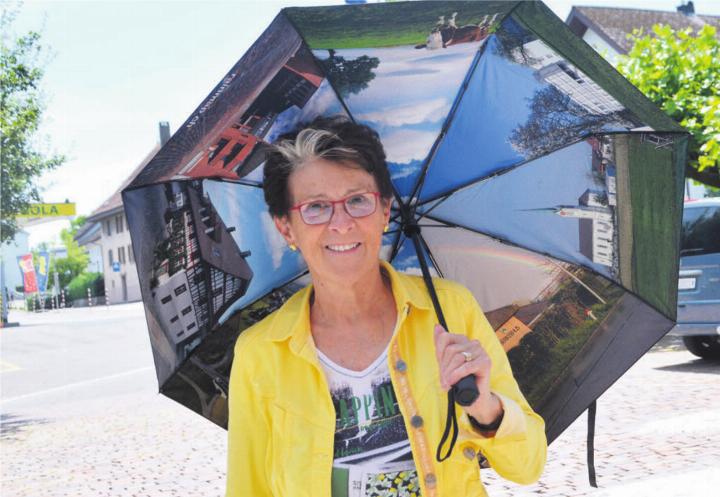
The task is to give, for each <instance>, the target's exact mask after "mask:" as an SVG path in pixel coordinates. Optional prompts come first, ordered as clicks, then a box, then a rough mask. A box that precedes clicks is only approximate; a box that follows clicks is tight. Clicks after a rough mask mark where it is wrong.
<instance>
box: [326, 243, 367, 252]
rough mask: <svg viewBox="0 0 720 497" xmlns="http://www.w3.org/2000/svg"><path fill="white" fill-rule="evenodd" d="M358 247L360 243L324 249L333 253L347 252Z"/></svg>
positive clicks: (328, 246)
mask: <svg viewBox="0 0 720 497" xmlns="http://www.w3.org/2000/svg"><path fill="white" fill-rule="evenodd" d="M359 246H360V243H359V242H358V243H347V244H344V245H325V248H326V249H328V250H332V251H333V252H349V251H350V250H353V249H356V248H357V247H359Z"/></svg>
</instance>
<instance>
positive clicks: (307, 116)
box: [123, 1, 687, 441]
mask: <svg viewBox="0 0 720 497" xmlns="http://www.w3.org/2000/svg"><path fill="white" fill-rule="evenodd" d="M335 114H344V115H347V116H349V117H351V118H352V119H354V120H355V121H357V122H361V123H363V124H367V125H369V126H371V127H372V128H374V129H375V130H376V131H377V132H378V133H379V135H380V137H381V139H382V142H383V144H384V146H385V148H386V151H387V160H388V167H389V169H390V172H391V176H392V180H393V183H394V188H395V191H396V201H395V204H394V207H393V214H392V222H391V228H390V231H389V232H388V233H387V234H386V235H385V237H384V245H383V250H382V257H384V258H387V259H388V260H390V261H391V263H392V264H393V266H394V267H396V268H397V269H399V270H401V271H406V272H410V273H417V274H420V273H421V267H422V266H423V264H425V262H426V261H427V270H428V272H429V273H430V274H432V275H434V276H443V277H446V278H449V279H452V280H456V281H458V282H460V283H462V284H464V285H465V286H467V287H468V288H469V289H470V290H471V291H472V292H473V294H474V295H475V297H476V299H477V300H478V302H479V303H480V305H481V307H482V308H483V310H484V312H485V314H486V316H487V318H488V320H489V321H490V323H491V324H492V326H493V328H494V329H495V332H496V334H497V336H498V338H499V339H500V341H501V343H502V344H503V346H504V348H505V350H506V351H507V353H508V356H509V359H510V362H511V364H512V367H513V370H514V374H515V377H516V379H517V381H518V383H519V385H520V387H521V389H522V391H523V393H524V395H525V396H526V398H527V399H528V401H529V402H530V404H531V405H532V407H533V408H534V409H535V410H536V411H537V412H538V413H539V414H541V415H542V416H543V418H544V419H545V421H546V428H547V436H548V440H549V441H552V440H553V439H554V438H556V437H557V436H558V435H559V434H560V433H561V432H562V431H563V430H564V429H565V428H566V427H567V426H568V425H569V424H570V423H571V422H572V421H573V420H575V419H576V418H577V416H579V415H580V413H582V411H583V410H585V409H586V408H587V407H588V406H589V405H590V404H591V403H592V402H593V401H594V400H595V399H597V398H598V397H599V396H600V395H601V394H602V393H603V392H604V391H605V390H606V389H607V388H608V387H609V386H610V385H611V384H612V383H613V382H614V381H616V380H617V379H618V378H619V377H620V376H621V375H622V374H623V373H624V372H625V371H626V370H627V369H628V368H629V367H630V366H631V365H632V364H633V363H634V362H635V361H636V360H637V359H639V358H640V356H642V355H643V354H644V353H645V352H646V351H647V350H648V349H649V348H650V347H651V346H652V345H653V344H654V343H655V342H656V341H657V340H659V339H660V337H662V336H663V335H664V334H665V333H666V332H667V331H668V330H669V329H670V328H671V327H672V326H673V324H674V319H675V313H676V298H677V274H678V245H679V231H680V223H681V213H682V197H683V189H682V184H683V169H684V163H685V153H686V140H687V139H686V135H685V134H684V132H683V130H682V129H681V128H680V127H678V125H676V124H675V123H674V122H673V121H672V120H670V119H669V118H668V117H667V116H665V115H664V114H663V113H662V112H661V111H660V110H658V109H657V108H656V107H654V106H653V104H652V103H650V102H649V101H648V100H646V99H645V98H644V97H643V96H642V95H641V94H640V93H639V92H638V91H637V90H636V89H635V88H634V87H633V86H632V85H631V84H630V83H628V82H627V81H626V80H624V79H623V78H622V77H621V76H620V75H619V74H618V73H617V72H616V71H615V70H614V69H613V68H612V67H611V66H610V65H609V64H608V63H607V62H605V61H604V60H603V59H602V58H601V57H600V56H599V55H597V54H596V53H595V52H594V51H593V50H592V49H591V48H590V47H589V46H588V45H586V44H585V43H584V42H583V41H582V40H580V39H578V38H577V37H576V36H575V35H574V34H572V33H571V32H570V30H569V29H568V28H567V27H566V26H565V25H564V24H563V23H562V21H561V20H560V19H558V18H557V17H556V16H555V15H554V14H552V12H550V10H549V9H547V8H546V7H545V6H544V5H543V4H542V3H540V2H476V1H472V2H470V1H458V2H398V3H388V4H372V5H356V6H336V7H313V8H288V9H284V10H283V11H281V12H280V14H279V15H278V16H277V17H276V18H275V20H274V21H273V22H272V24H271V25H270V26H269V27H268V28H267V30H266V31H265V32H264V33H263V34H262V36H261V37H260V38H259V39H258V40H257V41H256V42H255V44H254V45H253V46H252V47H251V48H250V49H249V51H248V52H247V53H246V54H245V55H244V56H243V57H242V58H241V59H240V60H239V61H238V62H237V64H235V66H233V67H232V69H230V71H229V72H228V73H227V75H226V76H225V77H224V78H223V79H222V80H221V82H220V83H219V84H218V85H217V86H216V87H215V88H214V89H213V91H212V92H211V93H210V95H208V97H207V98H206V99H205V100H204V101H203V102H202V104H201V105H200V106H199V107H198V109H197V110H196V111H195V112H194V113H193V114H192V115H191V116H190V117H189V118H188V119H187V121H186V122H185V123H184V124H183V125H182V127H181V128H180V129H179V130H178V131H177V133H175V135H174V136H173V137H172V138H171V139H170V141H169V142H168V143H167V144H166V145H165V146H164V147H163V148H162V149H161V150H160V151H159V152H158V153H157V155H156V156H155V157H154V158H153V159H152V160H151V161H150V162H149V163H148V165H147V166H146V167H145V169H144V170H143V171H142V172H141V173H140V174H139V175H138V176H137V177H136V179H135V180H134V182H133V183H132V184H131V185H130V186H129V187H128V188H127V189H126V190H125V191H124V192H123V200H124V205H125V212H126V215H127V219H128V225H129V227H130V232H131V237H132V242H133V248H134V253H135V261H136V264H137V269H138V274H139V276H140V285H141V289H142V295H143V301H144V304H145V312H146V316H147V321H148V327H149V331H150V336H151V342H152V346H153V353H154V359H155V364H156V368H157V376H158V382H159V385H160V391H161V392H162V393H164V394H165V395H167V396H169V397H170V398H173V399H175V400H177V401H178V402H180V403H182V404H184V405H186V406H188V407H189V408H191V409H193V410H195V411H196V412H198V413H200V414H201V415H203V416H205V417H207V418H208V419H210V420H212V421H213V422H215V423H217V424H218V425H220V426H222V427H226V426H227V402H226V397H227V383H228V377H229V371H230V366H231V363H232V360H233V357H232V354H233V345H234V342H235V340H236V338H237V336H238V334H239V333H242V331H243V330H244V329H245V328H247V327H248V326H250V325H252V324H253V323H255V322H257V321H258V320H259V319H262V318H263V317H265V316H266V315H268V314H269V313H270V312H272V311H273V310H275V309H276V308H278V307H279V306H280V305H281V304H282V303H283V302H284V301H285V300H286V299H287V298H288V297H289V296H290V295H292V294H293V293H294V292H295V291H296V290H297V289H299V288H300V287H302V286H304V285H305V284H307V282H308V281H307V269H306V266H305V263H304V262H303V260H302V257H301V255H299V254H298V253H297V252H292V251H290V250H289V249H288V248H287V246H286V244H285V242H284V240H283V239H282V238H281V236H280V235H279V233H277V232H276V230H275V227H274V225H273V223H272V219H271V218H270V216H269V214H268V212H267V209H266V207H265V204H264V201H263V193H262V165H263V161H264V151H265V149H266V147H267V145H268V144H271V143H273V142H274V141H275V140H276V139H277V137H278V136H280V135H281V134H283V133H285V132H287V131H290V130H292V129H294V128H296V127H297V126H298V124H300V123H303V122H307V121H309V120H311V119H312V118H314V117H316V116H319V115H335ZM428 332H431V331H430V330H429V331H428ZM238 360H242V358H239V359H238Z"/></svg>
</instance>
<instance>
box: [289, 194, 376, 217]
mask: <svg viewBox="0 0 720 497" xmlns="http://www.w3.org/2000/svg"><path fill="white" fill-rule="evenodd" d="M379 196H380V192H365V193H353V194H352V195H349V196H347V197H345V198H343V199H340V200H311V201H310V202H303V203H302V204H297V205H295V206H293V207H290V210H291V211H295V210H298V211H300V217H302V220H303V221H304V222H305V224H325V223H327V222H328V221H330V219H332V216H333V213H334V212H335V204H343V207H344V208H345V212H347V213H348V215H349V216H350V217H354V218H360V217H365V216H369V215H370V214H372V213H373V212H375V209H376V208H377V199H378V197H379Z"/></svg>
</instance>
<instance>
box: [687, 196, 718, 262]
mask: <svg viewBox="0 0 720 497" xmlns="http://www.w3.org/2000/svg"><path fill="white" fill-rule="evenodd" d="M681 237H682V238H681V246H680V254H681V255H684V256H686V255H701V254H714V253H720V207H716V206H706V207H700V206H698V207H686V208H685V210H684V212H683V222H682V234H681Z"/></svg>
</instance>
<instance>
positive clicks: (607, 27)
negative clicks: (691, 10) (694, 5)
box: [565, 7, 720, 53]
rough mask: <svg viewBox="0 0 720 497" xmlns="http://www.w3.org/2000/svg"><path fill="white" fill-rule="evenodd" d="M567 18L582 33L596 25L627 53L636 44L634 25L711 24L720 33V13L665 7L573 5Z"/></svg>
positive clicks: (646, 28) (682, 26) (647, 27)
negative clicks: (630, 37)
mask: <svg viewBox="0 0 720 497" xmlns="http://www.w3.org/2000/svg"><path fill="white" fill-rule="evenodd" d="M565 22H566V23H567V24H568V25H569V26H570V29H571V30H572V31H573V32H574V33H575V34H576V35H578V36H580V37H582V36H583V35H584V34H585V31H586V30H587V29H592V30H593V31H595V32H596V33H597V34H598V35H599V36H600V37H602V38H603V39H604V40H605V41H606V42H608V43H609V44H610V45H611V46H612V47H613V48H615V49H616V50H617V51H618V52H620V53H627V52H628V50H630V48H632V43H631V42H630V41H629V40H628V39H627V35H628V34H630V33H632V31H633V29H637V28H642V29H643V30H644V31H645V32H647V31H650V28H651V27H652V26H653V25H654V24H667V25H669V26H670V27H672V28H673V29H675V30H678V29H685V28H688V27H691V28H693V30H694V31H698V30H700V28H702V27H703V26H704V25H705V24H710V25H712V26H715V27H716V28H718V30H719V31H718V33H719V34H720V16H706V15H695V14H690V15H685V14H683V13H681V12H669V11H662V10H645V9H622V8H614V7H573V8H572V10H571V11H570V15H569V16H568V18H567V21H565Z"/></svg>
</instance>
